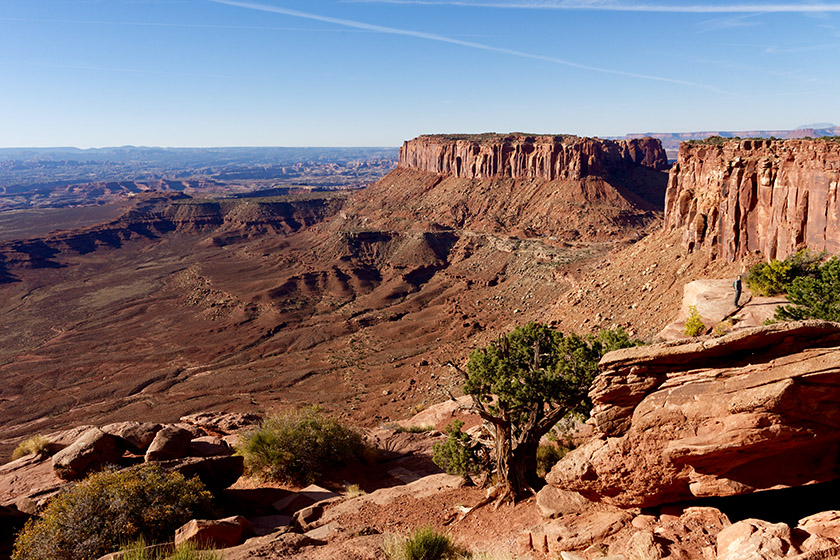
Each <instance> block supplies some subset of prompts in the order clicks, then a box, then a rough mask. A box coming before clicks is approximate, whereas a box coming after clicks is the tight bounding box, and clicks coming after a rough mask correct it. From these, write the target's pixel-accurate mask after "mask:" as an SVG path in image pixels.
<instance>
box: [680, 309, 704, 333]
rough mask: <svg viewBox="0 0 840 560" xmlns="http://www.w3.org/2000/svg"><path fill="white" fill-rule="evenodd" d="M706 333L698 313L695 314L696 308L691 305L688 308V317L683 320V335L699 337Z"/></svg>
mask: <svg viewBox="0 0 840 560" xmlns="http://www.w3.org/2000/svg"><path fill="white" fill-rule="evenodd" d="M705 332H706V325H704V324H703V319H702V318H701V317H700V313H698V312H697V307H696V306H694V305H692V306H689V308H688V317H686V319H685V328H684V329H683V334H685V336H692V337H693V336H700V335H701V334H703V333H705Z"/></svg>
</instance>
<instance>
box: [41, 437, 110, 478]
mask: <svg viewBox="0 0 840 560" xmlns="http://www.w3.org/2000/svg"><path fill="white" fill-rule="evenodd" d="M122 454H123V449H122V448H120V447H119V446H118V444H117V439H116V438H115V437H114V436H112V435H110V434H106V433H105V432H103V431H102V430H100V429H99V428H91V429H89V430H88V431H86V432H85V433H84V434H83V435H82V436H81V437H80V438H79V439H77V440H76V441H75V442H74V443H73V444H72V445H70V446H68V447H65V448H64V449H62V450H61V451H59V452H58V453H56V454H55V455H53V458H52V463H53V468H54V469H55V472H56V474H57V475H58V476H59V477H61V478H62V479H64V480H75V479H77V478H81V477H82V476H84V475H85V474H87V473H89V472H92V471H96V470H100V469H102V468H103V467H105V466H106V465H114V464H117V463H118V462H119V460H120V457H122Z"/></svg>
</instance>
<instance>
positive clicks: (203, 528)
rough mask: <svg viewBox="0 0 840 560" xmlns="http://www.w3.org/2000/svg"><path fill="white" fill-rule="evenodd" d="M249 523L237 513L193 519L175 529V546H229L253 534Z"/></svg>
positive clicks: (239, 542)
mask: <svg viewBox="0 0 840 560" xmlns="http://www.w3.org/2000/svg"><path fill="white" fill-rule="evenodd" d="M254 534H255V533H254V528H253V527H252V526H251V523H250V522H249V521H248V520H247V519H245V518H244V517H242V516H241V515H237V516H234V517H227V518H225V519H215V520H205V519H193V520H192V521H189V522H188V523H186V524H185V525H183V526H181V527H180V528H179V529H178V530H176V531H175V546H176V547H178V546H181V545H182V544H184V543H193V544H195V545H196V546H198V547H201V548H207V547H216V548H229V547H232V546H236V545H239V544H242V543H243V542H244V541H245V539H247V538H248V537H250V536H252V535H254Z"/></svg>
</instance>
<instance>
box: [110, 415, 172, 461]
mask: <svg viewBox="0 0 840 560" xmlns="http://www.w3.org/2000/svg"><path fill="white" fill-rule="evenodd" d="M160 429H161V425H160V424H153V423H151V422H116V423H113V424H107V425H105V426H102V431H103V432H105V433H106V434H110V435H112V436H114V437H116V438H119V439H120V440H122V442H123V444H124V446H125V447H126V448H127V449H128V450H129V451H131V452H132V453H140V454H143V453H145V452H146V449H148V448H149V445H151V443H152V441H153V440H154V439H155V435H157V433H158V432H159V431H160Z"/></svg>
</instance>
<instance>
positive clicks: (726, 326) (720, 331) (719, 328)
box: [712, 319, 735, 337]
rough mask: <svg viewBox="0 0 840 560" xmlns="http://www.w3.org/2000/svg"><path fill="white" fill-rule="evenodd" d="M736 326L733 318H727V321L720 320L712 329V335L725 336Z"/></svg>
mask: <svg viewBox="0 0 840 560" xmlns="http://www.w3.org/2000/svg"><path fill="white" fill-rule="evenodd" d="M733 326H735V325H734V323H733V322H732V319H726V320H725V321H720V322H719V323H716V324H715V326H714V328H713V329H712V336H715V337H719V336H723V335H725V334H726V333H728V332H729V331H731V330H732V327H733Z"/></svg>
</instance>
